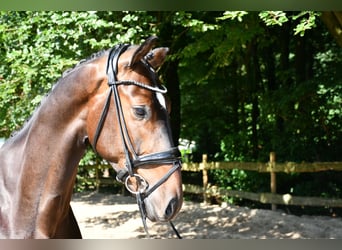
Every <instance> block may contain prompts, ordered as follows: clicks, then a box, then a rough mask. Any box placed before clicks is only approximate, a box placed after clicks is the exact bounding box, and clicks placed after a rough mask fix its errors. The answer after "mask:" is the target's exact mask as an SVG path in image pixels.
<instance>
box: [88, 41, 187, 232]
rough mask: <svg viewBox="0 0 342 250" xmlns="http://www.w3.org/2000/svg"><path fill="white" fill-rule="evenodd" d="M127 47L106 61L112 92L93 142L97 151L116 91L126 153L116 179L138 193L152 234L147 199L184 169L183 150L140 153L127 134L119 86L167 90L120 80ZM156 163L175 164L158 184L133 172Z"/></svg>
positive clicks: (141, 208) (121, 134)
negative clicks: (181, 155) (122, 61)
mask: <svg viewBox="0 0 342 250" xmlns="http://www.w3.org/2000/svg"><path fill="white" fill-rule="evenodd" d="M128 47H129V45H128V44H120V45H117V46H115V47H114V48H112V49H111V50H110V52H109V56H108V61H107V69H106V73H107V77H108V86H109V91H108V95H107V98H106V101H105V105H104V107H103V110H102V113H101V116H100V119H99V122H98V125H97V129H96V131H95V135H94V139H93V142H92V145H93V148H94V150H95V152H96V144H97V141H98V139H99V136H100V133H101V131H102V128H103V124H104V121H105V118H106V116H107V113H108V109H109V105H110V100H111V96H112V94H113V99H114V106H115V109H116V114H117V119H118V124H119V128H120V136H121V139H122V142H123V148H124V153H125V157H126V162H125V168H124V169H121V170H119V171H118V172H117V177H116V178H117V180H118V181H120V182H122V183H124V184H125V186H126V188H127V190H128V191H129V192H131V193H132V194H134V195H135V196H136V199H137V203H138V206H139V210H140V214H141V218H142V221H143V225H144V229H145V232H146V234H147V235H148V236H149V233H148V230H147V225H146V210H145V204H144V200H145V199H146V198H147V197H148V196H149V195H150V194H151V193H152V192H153V191H154V190H156V189H157V188H158V187H159V186H160V185H162V184H163V183H164V182H165V181H166V180H167V179H168V178H169V177H170V176H171V175H172V174H173V173H174V172H175V171H177V170H178V169H179V168H181V162H180V152H179V150H178V148H177V147H172V148H170V149H169V150H166V151H162V152H157V153H151V154H145V155H138V154H137V153H136V151H135V149H134V147H133V144H132V142H131V140H130V138H129V135H128V130H127V126H126V122H125V118H124V114H123V110H122V105H121V101H120V96H119V93H118V86H119V85H136V86H138V87H141V88H144V89H147V90H150V91H154V92H156V93H162V94H164V93H166V92H167V90H166V88H165V87H164V86H162V85H160V86H159V85H156V86H150V85H147V84H144V83H141V82H137V81H134V80H124V81H119V80H118V79H117V72H118V60H119V57H120V55H121V54H122V53H123V52H124V51H126V49H127V48H128ZM143 63H144V64H146V65H148V63H147V62H146V61H143ZM151 71H152V69H151ZM153 72H154V71H153ZM155 164H172V167H171V168H170V170H169V171H168V172H167V173H166V174H165V175H164V176H163V177H162V178H161V179H160V180H159V181H158V182H157V183H156V184H154V185H153V186H152V187H149V184H148V182H147V181H146V180H145V179H144V177H142V176H141V175H139V174H137V173H134V169H135V168H137V167H140V166H143V165H155ZM131 178H134V179H135V181H136V184H137V185H138V186H137V188H136V189H135V190H134V189H132V188H131V187H130V185H129V183H131V182H132V181H131V180H132V179H131ZM170 225H171V227H172V228H173V230H174V232H175V233H176V235H177V237H178V238H181V237H180V235H179V233H178V232H177V230H176V228H175V227H174V225H173V223H172V222H171V221H170Z"/></svg>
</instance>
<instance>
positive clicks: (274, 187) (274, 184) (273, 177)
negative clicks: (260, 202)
mask: <svg viewBox="0 0 342 250" xmlns="http://www.w3.org/2000/svg"><path fill="white" fill-rule="evenodd" d="M270 166H271V172H270V174H271V193H272V194H276V193H277V179H276V172H275V166H276V154H275V152H270ZM271 207H272V210H273V211H275V210H277V205H276V204H273V203H272V205H271Z"/></svg>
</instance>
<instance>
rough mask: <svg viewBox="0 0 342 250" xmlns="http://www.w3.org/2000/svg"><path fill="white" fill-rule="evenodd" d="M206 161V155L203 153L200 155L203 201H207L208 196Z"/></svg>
mask: <svg viewBox="0 0 342 250" xmlns="http://www.w3.org/2000/svg"><path fill="white" fill-rule="evenodd" d="M207 161H208V155H206V154H203V155H202V164H203V169H202V181H203V202H204V203H208V202H209V197H208V195H207V187H208V170H207Z"/></svg>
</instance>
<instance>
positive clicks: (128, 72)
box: [87, 37, 183, 221]
mask: <svg viewBox="0 0 342 250" xmlns="http://www.w3.org/2000/svg"><path fill="white" fill-rule="evenodd" d="M155 42H156V37H151V38H149V39H147V40H146V41H145V42H144V43H142V44H141V45H139V46H137V45H136V46H130V45H120V46H117V47H115V48H114V49H112V50H111V51H110V52H109V53H108V57H107V60H106V70H107V74H106V77H105V78H104V79H103V80H102V81H98V82H99V83H98V88H97V92H96V93H95V94H94V96H93V98H92V100H93V101H92V102H91V105H92V106H91V107H90V108H89V110H90V112H89V115H88V118H87V124H88V125H87V129H88V132H87V134H88V136H89V141H90V142H91V144H92V146H93V148H94V149H95V150H96V151H97V152H98V154H99V155H100V156H102V157H103V158H104V159H106V160H107V161H109V162H110V164H111V165H112V166H113V168H114V169H115V171H116V172H117V176H118V179H119V180H120V181H122V182H123V183H125V185H126V188H127V189H128V190H129V191H130V192H131V193H133V194H134V195H136V196H137V197H139V199H140V201H141V202H142V204H143V205H142V208H141V209H143V212H144V214H145V215H146V216H147V217H148V218H149V219H150V220H151V221H169V220H171V219H172V218H173V217H174V216H175V215H176V214H177V213H178V212H179V210H180V208H181V206H182V197H183V194H182V182H181V172H180V162H179V151H178V149H177V148H176V147H175V145H174V143H173V141H172V135H171V129H170V121H169V107H170V105H169V103H168V100H167V99H166V98H165V96H164V94H165V93H166V88H165V87H164V86H162V85H161V83H160V81H159V78H158V76H157V70H158V69H159V67H160V66H161V65H162V64H163V62H164V61H165V58H166V55H167V52H168V48H163V47H161V48H155V49H153V47H154V45H155ZM100 68H101V69H102V68H103V67H100Z"/></svg>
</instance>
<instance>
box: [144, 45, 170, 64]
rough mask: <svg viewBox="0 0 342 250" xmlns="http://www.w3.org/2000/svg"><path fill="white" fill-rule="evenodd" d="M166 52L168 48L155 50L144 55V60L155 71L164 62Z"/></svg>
mask: <svg viewBox="0 0 342 250" xmlns="http://www.w3.org/2000/svg"><path fill="white" fill-rule="evenodd" d="M168 52H169V48H165V47H162V48H156V49H154V50H152V51H151V52H150V53H148V54H147V55H146V57H145V60H146V61H147V62H148V63H149V64H150V65H151V66H152V67H153V68H154V69H155V70H157V69H158V68H159V67H160V66H162V64H163V63H164V62H165V58H166V55H167V53H168Z"/></svg>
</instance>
